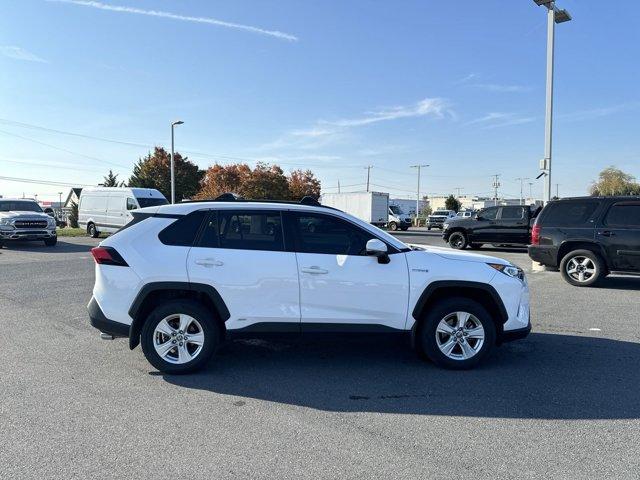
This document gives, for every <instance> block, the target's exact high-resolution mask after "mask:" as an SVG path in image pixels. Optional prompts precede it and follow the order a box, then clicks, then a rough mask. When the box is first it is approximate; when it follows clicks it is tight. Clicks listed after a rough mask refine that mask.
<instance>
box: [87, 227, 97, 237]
mask: <svg viewBox="0 0 640 480" xmlns="http://www.w3.org/2000/svg"><path fill="white" fill-rule="evenodd" d="M87 233H88V234H89V236H90V237H91V238H98V237H99V236H100V232H99V231H98V228H97V227H96V225H95V223H90V224H89V225H88V226H87Z"/></svg>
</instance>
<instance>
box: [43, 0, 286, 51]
mask: <svg viewBox="0 0 640 480" xmlns="http://www.w3.org/2000/svg"><path fill="white" fill-rule="evenodd" d="M47 1H49V2H58V3H69V4H72V5H79V6H83V7H91V8H96V9H98V10H107V11H110V12H119V13H133V14H136V15H147V16H149V17H160V18H168V19H171V20H180V21H183V22H192V23H203V24H207V25H215V26H218V27H225V28H232V29H235V30H244V31H245V32H250V33H257V34H259V35H267V36H270V37H275V38H279V39H282V40H289V41H293V42H295V41H297V40H298V37H296V36H295V35H291V34H289V33H285V32H280V31H278V30H266V29H264V28H259V27H254V26H251V25H243V24H240V23H233V22H225V21H224V20H218V19H216V18H211V17H191V16H188V15H179V14H175V13H169V12H162V11H159V10H144V9H141V8H136V7H127V6H120V5H108V4H106V3H102V2H97V1H93V0H47Z"/></svg>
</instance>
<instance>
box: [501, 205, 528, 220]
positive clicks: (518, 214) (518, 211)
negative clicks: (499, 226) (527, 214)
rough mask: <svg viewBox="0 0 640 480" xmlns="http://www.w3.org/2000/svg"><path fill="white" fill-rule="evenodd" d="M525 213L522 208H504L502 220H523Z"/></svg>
mask: <svg viewBox="0 0 640 480" xmlns="http://www.w3.org/2000/svg"><path fill="white" fill-rule="evenodd" d="M523 211H524V210H523V208H522V207H502V214H501V215H500V218H501V219H502V220H522V218H523V216H522V213H523Z"/></svg>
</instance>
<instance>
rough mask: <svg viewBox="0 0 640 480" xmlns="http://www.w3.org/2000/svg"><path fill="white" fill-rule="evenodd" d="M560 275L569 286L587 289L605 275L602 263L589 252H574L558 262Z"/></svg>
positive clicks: (597, 256) (593, 253) (594, 254)
mask: <svg viewBox="0 0 640 480" xmlns="http://www.w3.org/2000/svg"><path fill="white" fill-rule="evenodd" d="M560 273H561V274H562V278H564V279H565V280H566V281H567V282H568V283H570V284H571V285H575V286H576V287H589V286H591V285H594V284H595V283H597V282H598V280H600V279H601V278H602V277H603V276H604V275H605V266H604V262H603V261H602V259H601V258H600V255H598V254H597V253H595V252H592V251H591V250H574V251H573V252H569V253H567V254H566V255H565V256H564V258H563V259H562V261H561V262H560Z"/></svg>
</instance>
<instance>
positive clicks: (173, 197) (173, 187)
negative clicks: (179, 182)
mask: <svg viewBox="0 0 640 480" xmlns="http://www.w3.org/2000/svg"><path fill="white" fill-rule="evenodd" d="M183 123H184V122H183V121H182V120H176V121H175V122H171V203H176V174H175V162H174V157H175V154H174V145H173V130H174V127H175V126H176V125H182V124H183Z"/></svg>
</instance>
